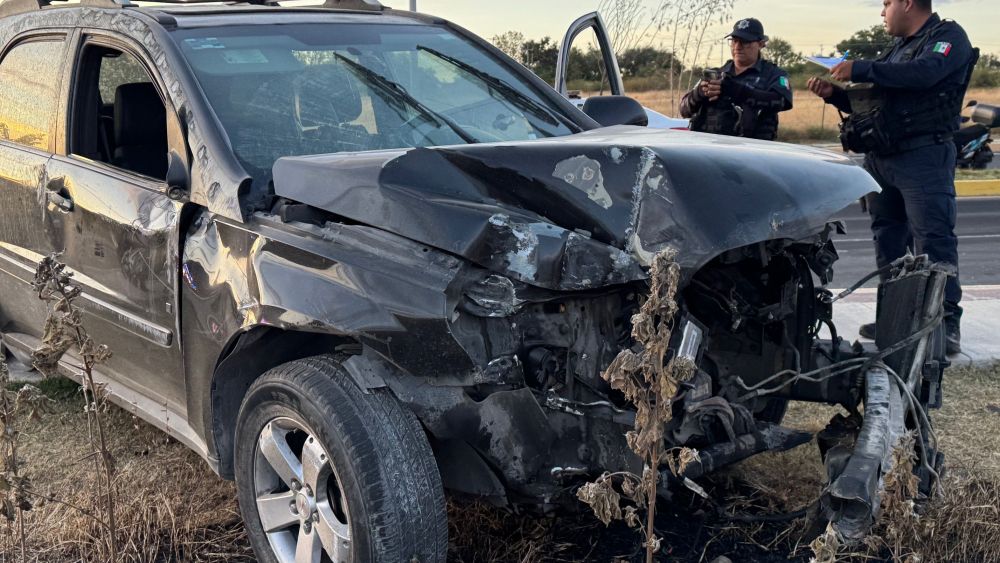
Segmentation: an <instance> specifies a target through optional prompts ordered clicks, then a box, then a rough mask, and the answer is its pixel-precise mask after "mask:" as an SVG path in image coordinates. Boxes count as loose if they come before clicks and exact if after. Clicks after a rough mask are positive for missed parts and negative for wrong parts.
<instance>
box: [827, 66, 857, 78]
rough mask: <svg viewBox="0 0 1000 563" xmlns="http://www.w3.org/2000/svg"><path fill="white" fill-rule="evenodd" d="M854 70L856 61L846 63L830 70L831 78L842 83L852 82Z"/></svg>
mask: <svg viewBox="0 0 1000 563" xmlns="http://www.w3.org/2000/svg"><path fill="white" fill-rule="evenodd" d="M853 69H854V61H844V62H842V63H839V64H838V65H837V66H835V67H833V68H831V69H830V76H832V77H833V78H834V80H839V81H841V82H850V81H851V70H853Z"/></svg>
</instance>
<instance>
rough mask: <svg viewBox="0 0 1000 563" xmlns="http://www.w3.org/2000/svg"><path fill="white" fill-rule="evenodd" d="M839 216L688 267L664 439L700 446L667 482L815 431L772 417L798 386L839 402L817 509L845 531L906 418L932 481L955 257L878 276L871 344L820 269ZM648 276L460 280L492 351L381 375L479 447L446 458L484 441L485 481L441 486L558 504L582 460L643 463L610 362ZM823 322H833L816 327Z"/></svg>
mask: <svg viewBox="0 0 1000 563" xmlns="http://www.w3.org/2000/svg"><path fill="white" fill-rule="evenodd" d="M835 228H836V225H833V224H831V225H830V227H829V228H828V229H827V231H826V232H824V233H823V234H821V235H818V236H817V237H815V238H814V239H813V240H810V241H805V242H803V241H798V242H792V241H769V242H765V243H758V244H755V245H751V246H746V247H742V248H738V249H734V250H731V251H728V252H725V253H723V254H722V255H720V256H718V257H717V258H716V259H714V260H713V261H712V262H711V263H709V264H708V265H706V266H705V267H704V268H702V269H701V270H699V271H698V272H697V273H696V274H694V275H693V276H690V277H689V278H688V279H684V280H682V281H681V284H682V288H681V290H680V292H679V295H680V299H679V303H678V306H679V313H678V315H677V319H676V320H675V327H677V330H675V331H674V335H673V337H672V342H671V344H670V348H671V349H672V350H673V351H674V353H676V354H678V355H681V356H684V357H687V358H689V359H691V360H692V361H694V362H695V365H696V367H697V369H696V371H695V374H694V376H693V377H692V378H691V379H690V380H689V381H687V382H686V383H685V384H684V385H683V386H682V389H681V390H680V391H679V392H678V393H677V395H676V396H675V397H674V398H673V401H672V405H673V412H674V417H673V418H672V419H671V420H670V422H669V424H668V425H667V428H666V437H667V438H666V441H665V442H666V443H665V445H664V448H665V449H669V448H674V447H687V448H692V449H693V450H695V451H696V452H697V458H696V459H695V460H694V462H693V463H690V464H688V465H687V467H686V468H685V470H684V473H683V474H682V475H672V474H670V472H669V471H667V470H664V471H662V472H661V481H660V486H661V487H662V488H664V489H665V492H666V489H669V487H671V486H674V485H676V484H677V483H678V480H679V479H680V480H683V479H697V478H698V477H701V476H703V475H705V474H707V473H710V472H712V471H715V470H718V469H720V468H722V467H725V466H727V465H730V464H732V463H734V462H737V461H740V460H742V459H745V458H747V457H749V456H751V455H754V454H757V453H761V452H765V451H781V450H786V449H790V448H793V447H796V446H799V445H802V444H804V443H807V442H809V441H810V440H811V439H812V438H813V436H812V435H811V434H810V433H808V432H803V431H799V430H793V429H789V428H784V427H782V426H780V423H781V420H782V417H783V415H784V412H785V408H786V406H787V403H788V401H809V402H817V403H827V404H832V405H840V406H842V407H843V409H844V410H845V412H846V414H845V415H838V416H837V417H835V418H834V419H833V420H831V423H830V425H829V426H828V428H827V429H826V430H824V431H823V432H822V433H821V434H820V436H819V441H820V447H821V450H822V452H823V455H824V461H825V463H826V466H827V469H828V477H829V485H828V487H827V488H826V490H825V491H824V492H823V495H822V499H821V502H820V503H819V504H820V510H821V511H822V515H823V517H824V518H825V519H827V520H830V521H833V523H834V525H835V526H837V527H838V531H840V532H841V533H842V534H843V535H844V536H845V537H848V538H861V537H863V536H864V534H865V533H866V532H867V530H868V529H869V527H870V526H871V525H872V523H873V522H874V519H875V517H876V515H877V512H878V507H879V491H880V487H881V483H882V477H883V476H884V475H885V474H886V473H887V472H888V471H889V470H890V469H891V455H890V454H891V452H892V449H893V447H894V446H895V445H896V444H897V442H898V441H899V440H900V439H901V438H902V437H903V436H904V435H905V434H907V433H909V432H912V433H914V434H915V435H916V436H918V437H919V440H918V442H917V446H916V449H917V453H918V455H919V458H920V461H921V463H920V465H919V470H918V475H919V477H920V482H921V492H922V493H923V494H927V495H929V494H931V492H932V489H933V487H934V485H935V479H936V476H937V472H938V471H939V470H940V467H941V461H942V456H941V454H940V453H939V452H937V450H936V448H935V445H934V443H933V440H932V437H931V436H932V431H931V428H930V422H929V419H928V417H927V409H928V408H933V407H936V406H939V405H940V388H941V373H942V371H943V369H944V367H946V366H947V362H946V360H945V359H944V354H943V346H942V343H941V341H940V338H941V337H940V333H939V331H937V330H936V329H937V327H938V326H939V324H940V320H941V316H942V313H941V295H942V291H943V284H944V281H945V279H946V278H947V276H948V272H947V271H945V270H943V269H941V268H938V267H936V266H934V265H931V264H928V263H926V262H925V260H923V259H922V258H913V257H908V258H907V259H906V260H901V261H899V262H898V263H897V264H894V265H893V267H892V268H891V271H887V272H886V274H887V275H888V278H887V280H886V281H885V282H884V283H883V284H882V286H881V287H882V289H881V291H882V296H881V299H880V308H879V315H878V322H879V324H878V334H879V335H880V340H879V342H877V346H871V345H868V346H864V345H861V344H858V343H855V344H854V345H849V344H848V343H846V342H845V341H844V340H843V339H841V338H839V337H838V336H837V331H836V328H835V326H834V324H833V320H832V306H833V302H834V301H835V300H836V299H837V298H839V297H841V296H843V295H841V296H837V297H835V296H834V295H832V293H831V292H830V291H829V290H828V289H826V288H825V287H823V283H822V282H823V280H829V279H830V277H831V273H832V270H831V267H832V265H833V262H834V261H835V260H836V258H837V255H836V251H835V250H834V249H833V245H832V243H831V242H830V241H829V240H828V235H829V232H830V231H831V230H832V229H835ZM645 291H648V290H647V289H646V288H644V287H643V284H627V285H623V286H621V287H619V288H617V289H616V290H614V291H607V290H605V291H602V292H600V293H599V294H595V295H592V296H580V295H575V296H574V297H573V298H560V297H559V296H557V295H553V294H552V293H551V292H547V291H539V290H537V289H535V288H532V287H530V286H526V285H524V284H520V283H517V282H512V281H511V280H509V279H507V278H505V277H503V276H498V275H495V274H485V273H484V274H483V276H482V277H481V278H479V279H477V280H475V281H472V282H470V283H468V284H467V285H466V286H465V290H464V291H463V293H462V295H461V298H460V301H459V305H458V307H457V310H456V313H455V315H454V318H453V321H452V325H451V330H452V332H453V334H455V336H456V337H457V339H458V340H459V341H460V342H463V344H464V345H465V346H466V350H467V351H469V352H470V354H475V353H477V352H478V353H482V354H485V356H484V358H483V359H484V360H485V358H486V357H489V358H493V360H492V361H490V362H488V364H489V366H490V369H488V370H486V371H485V372H483V373H482V374H480V375H478V376H477V378H476V380H475V381H474V385H472V386H470V387H467V388H465V390H464V392H459V391H457V390H456V389H454V388H450V389H449V390H447V391H446V390H445V389H443V388H437V389H436V390H430V389H429V388H428V387H426V386H423V385H420V384H419V382H417V381H410V382H409V384H407V382H405V381H404V380H398V381H395V382H388V383H389V385H390V387H393V388H394V389H395V390H396V391H397V393H398V394H399V396H400V397H402V398H403V399H404V400H407V402H409V403H410V404H411V406H412V407H413V408H414V409H415V410H416V412H417V413H418V415H419V416H420V418H421V420H422V421H423V422H424V423H425V424H427V426H428V428H429V430H430V431H431V433H432V434H433V435H434V436H436V437H437V438H439V439H443V440H442V441H441V442H439V443H438V446H439V447H441V448H452V449H453V450H455V451H459V450H463V449H464V448H462V447H459V446H458V444H460V443H462V442H464V443H467V444H470V445H471V446H472V449H473V450H475V452H476V453H475V454H474V453H473V452H472V451H466V452H465V453H464V455H459V456H455V455H452V457H451V459H462V460H464V461H463V463H468V461H469V460H470V459H475V458H477V457H479V456H481V458H480V459H476V463H475V465H476V466H477V467H480V469H481V475H489V478H488V479H485V482H486V483H487V484H484V480H483V479H480V478H478V477H477V473H476V472H465V470H460V469H459V468H458V467H455V468H453V470H452V471H449V470H448V469H447V467H445V468H444V470H443V474H444V475H445V479H446V483H448V486H451V487H452V488H455V489H457V490H463V489H464V490H465V491H466V492H469V493H474V494H483V493H484V492H487V491H491V492H492V493H494V494H495V495H496V497H497V498H496V500H497V501H499V502H504V501H515V502H541V503H542V504H543V505H550V504H557V503H559V502H560V494H561V493H565V491H566V490H567V488H568V487H569V486H570V485H572V483H574V482H580V481H582V480H583V479H585V478H586V477H588V476H593V475H595V474H599V473H600V472H602V471H636V470H641V466H640V462H639V460H638V458H637V457H636V456H635V455H634V454H633V453H632V452H631V451H630V450H629V449H628V447H627V446H626V444H625V440H623V439H622V437H623V435H624V433H625V432H626V431H627V430H628V429H630V428H631V427H632V425H633V423H634V421H635V412H634V410H633V409H631V408H630V405H629V403H628V402H627V401H626V400H625V399H624V397H623V396H622V394H621V393H619V392H617V391H614V390H612V389H611V388H610V386H609V385H608V383H607V382H606V381H605V380H604V379H603V378H602V376H601V375H602V371H603V370H605V369H606V368H607V367H608V364H609V363H610V362H611V361H612V359H613V358H614V357H615V355H616V353H617V352H618V351H619V350H621V349H625V348H629V347H630V346H633V345H634V341H633V339H632V337H631V335H630V330H631V324H630V318H631V316H632V315H633V314H634V313H635V312H636V311H637V309H638V307H639V304H640V303H641V302H642V300H644V299H645V298H646V297H647V296H646V295H645V293H644V292H645ZM846 293H847V292H844V294H846ZM823 327H827V329H828V330H827V332H828V333H829V334H831V335H832V336H833V338H832V339H830V338H826V339H823V338H820V334H821V329H822V328H823ZM882 335H885V336H882ZM452 453H453V454H454V452H452ZM476 454H478V455H476ZM445 457H446V456H445ZM480 461H483V462H485V463H480ZM444 465H445V466H447V465H448V463H447V462H445V463H444ZM460 473H463V475H462V476H459V474H460ZM449 476H450V477H451V478H452V479H451V481H450V482H449ZM488 483H492V484H488ZM504 490H506V491H507V492H506V493H504V492H503V491H504ZM500 497H503V498H500Z"/></svg>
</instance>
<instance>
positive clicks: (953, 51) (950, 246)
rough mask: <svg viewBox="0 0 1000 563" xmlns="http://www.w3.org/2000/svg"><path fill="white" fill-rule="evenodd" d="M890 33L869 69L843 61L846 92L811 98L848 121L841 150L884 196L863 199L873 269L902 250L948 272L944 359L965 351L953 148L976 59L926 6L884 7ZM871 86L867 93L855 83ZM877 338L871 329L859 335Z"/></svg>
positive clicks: (898, 2) (894, 3) (907, 0)
mask: <svg viewBox="0 0 1000 563" xmlns="http://www.w3.org/2000/svg"><path fill="white" fill-rule="evenodd" d="M882 4H883V9H882V18H883V20H884V21H885V28H886V31H887V32H888V33H889V34H890V35H892V36H893V37H895V40H894V42H893V44H892V45H891V47H890V48H887V49H886V50H885V51H884V52H883V53H882V55H881V56H880V57H879V58H878V59H876V60H874V61H863V60H858V61H845V62H842V63H840V64H839V65H837V66H835V67H833V69H832V70H831V73H830V74H831V75H832V76H833V78H834V79H836V80H839V81H845V82H846V81H849V82H851V84H848V85H847V86H846V87H841V86H837V85H834V84H832V83H831V82H829V81H827V80H823V79H820V78H812V79H810V80H809V90H810V91H812V92H813V93H814V94H816V95H818V96H820V97H822V98H823V99H825V100H826V102H827V103H829V104H833V105H834V106H836V107H837V108H838V109H840V110H841V111H843V112H845V113H849V114H850V115H849V117H848V118H847V119H846V120H845V121H844V123H843V124H842V126H841V142H842V143H843V145H844V148H845V149H849V150H852V151H854V152H859V153H865V168H866V169H867V170H868V172H869V173H871V175H872V176H873V177H874V178H875V180H876V181H878V183H879V185H880V186H881V187H882V192H881V193H878V194H870V195H869V196H868V197H867V198H866V200H867V205H868V212H869V214H870V216H871V221H872V223H871V229H872V233H873V234H874V240H875V257H876V260H877V262H878V265H879V267H883V266H885V265H887V264H890V263H891V262H892V261H893V260H896V259H897V258H899V257H901V256H903V255H904V254H905V253H906V251H907V248H908V247H912V248H913V250H914V251H915V253H916V254H918V255H919V254H927V255H928V257H929V258H930V259H931V260H932V261H934V262H939V263H946V264H950V265H952V266H954V268H955V271H956V276H955V277H952V278H949V280H948V283H947V285H946V286H945V303H944V308H945V314H946V317H945V335H946V347H947V352H948V353H949V354H957V353H959V352H960V351H961V333H960V330H959V320H960V318H961V315H962V308H961V307H960V306H959V301H960V300H961V298H962V289H961V286H960V285H959V282H958V277H957V271H958V239H957V238H956V237H955V219H956V205H955V156H956V155H955V153H956V149H955V144H954V142H953V141H952V135H953V134H954V133H955V131H957V130H958V126H959V113H960V112H961V109H962V100H963V98H964V97H965V91H966V88H967V87H968V84H969V79H970V77H971V75H972V68H973V67H974V66H975V63H976V61H977V60H978V57H979V51H978V50H977V49H973V48H972V45H971V44H970V43H969V38H968V36H967V35H966V34H965V31H964V30H963V29H962V28H961V26H959V25H958V24H957V23H955V22H952V21H948V20H942V19H941V18H940V17H938V15H937V14H936V13H933V11H932V5H931V4H932V0H883V2H882ZM858 83H867V84H858ZM861 336H864V337H867V338H874V337H875V325H874V324H866V325H863V326H862V327H861Z"/></svg>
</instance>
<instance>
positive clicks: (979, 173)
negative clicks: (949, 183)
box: [955, 168, 1000, 180]
mask: <svg viewBox="0 0 1000 563" xmlns="http://www.w3.org/2000/svg"><path fill="white" fill-rule="evenodd" d="M955 179H956V180H1000V169H998V168H991V169H989V170H967V169H958V170H956V171H955Z"/></svg>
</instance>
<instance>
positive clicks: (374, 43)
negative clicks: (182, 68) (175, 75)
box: [173, 23, 579, 181]
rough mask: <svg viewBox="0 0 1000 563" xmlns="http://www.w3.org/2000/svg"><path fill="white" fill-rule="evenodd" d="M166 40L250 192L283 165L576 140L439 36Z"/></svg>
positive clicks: (551, 112) (369, 29) (296, 31)
mask: <svg viewBox="0 0 1000 563" xmlns="http://www.w3.org/2000/svg"><path fill="white" fill-rule="evenodd" d="M173 35H174V36H175V38H176V39H177V42H178V44H179V45H180V47H181V50H182V51H183V53H184V55H185V57H186V58H187V59H188V61H189V62H190V64H191V67H192V68H193V69H194V72H195V75H196V76H197V79H198V81H199V82H200V84H201V86H202V88H203V89H204V91H205V94H206V95H207V96H208V99H209V102H210V103H211V104H212V106H213V108H214V109H215V112H216V115H218V117H219V120H220V121H221V122H222V125H223V127H224V128H225V130H226V133H227V134H228V135H229V140H230V142H231V144H232V146H233V150H234V152H235V153H236V156H237V158H239V159H240V161H241V162H242V163H243V165H244V166H245V167H246V168H247V171H248V172H249V173H250V174H251V175H252V176H253V177H254V178H255V180H258V181H267V180H270V177H271V167H272V166H273V164H274V161H275V160H277V159H278V158H280V157H282V156H288V155H304V154H325V153H335V152H345V151H367V150H378V149H395V148H407V147H425V146H436V145H453V144H465V143H478V142H497V141H520V140H528V139H537V138H541V137H553V136H560V135H568V134H570V133H573V132H576V131H579V127H578V126H577V125H575V124H574V123H573V122H572V121H571V119H570V118H568V117H567V116H566V115H565V114H563V113H562V110H561V109H560V108H558V107H556V105H555V104H553V103H552V102H551V101H550V100H548V99H547V98H545V97H543V96H542V95H540V94H539V93H538V92H537V91H536V90H535V89H534V88H533V87H532V86H529V84H528V83H527V82H526V81H525V80H523V79H521V78H520V77H518V76H517V75H516V74H515V73H513V72H511V71H510V70H509V69H508V68H507V66H506V65H505V63H504V62H502V61H500V60H498V59H496V58H494V57H493V56H491V55H490V54H488V53H487V52H486V51H484V50H483V49H482V48H480V47H478V46H477V45H475V44H474V43H472V42H470V41H469V40H467V39H465V38H463V37H461V36H459V35H456V34H454V33H452V32H451V31H449V30H447V29H446V28H444V27H439V26H429V25H408V24H356V23H355V24H337V23H329V24H291V25H267V26H265V25H238V26H226V27H214V28H193V29H179V30H176V31H174V32H173Z"/></svg>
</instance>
